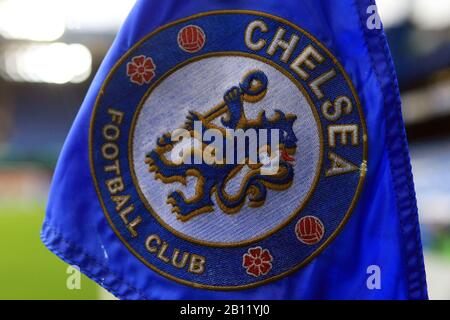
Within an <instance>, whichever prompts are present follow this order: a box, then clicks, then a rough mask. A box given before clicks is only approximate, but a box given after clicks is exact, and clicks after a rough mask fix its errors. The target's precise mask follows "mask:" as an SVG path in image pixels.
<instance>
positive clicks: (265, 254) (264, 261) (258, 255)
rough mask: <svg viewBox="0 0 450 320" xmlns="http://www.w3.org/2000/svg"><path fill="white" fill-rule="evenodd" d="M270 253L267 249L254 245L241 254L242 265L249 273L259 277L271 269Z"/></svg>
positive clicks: (271, 259)
mask: <svg viewBox="0 0 450 320" xmlns="http://www.w3.org/2000/svg"><path fill="white" fill-rule="evenodd" d="M272 261H273V258H272V255H271V254H270V252H269V250H267V249H262V248H261V247H255V248H250V249H248V251H247V253H245V254H244V255H243V256H242V266H243V267H244V268H246V271H247V273H248V274H249V275H252V276H254V277H259V276H260V275H266V274H267V273H268V272H269V271H270V269H272Z"/></svg>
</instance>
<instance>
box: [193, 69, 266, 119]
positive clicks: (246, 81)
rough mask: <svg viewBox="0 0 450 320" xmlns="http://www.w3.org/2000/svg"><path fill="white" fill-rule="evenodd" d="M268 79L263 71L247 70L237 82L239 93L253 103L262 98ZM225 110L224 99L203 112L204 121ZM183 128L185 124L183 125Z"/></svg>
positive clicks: (215, 116) (245, 99)
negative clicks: (239, 81)
mask: <svg viewBox="0 0 450 320" xmlns="http://www.w3.org/2000/svg"><path fill="white" fill-rule="evenodd" d="M267 83H268V79H267V76H266V75H265V73H264V72H262V71H260V70H252V71H249V72H247V73H246V74H245V75H244V77H243V78H242V81H241V83H239V92H237V94H239V95H240V96H241V97H242V99H243V100H244V101H246V102H250V103H255V102H258V101H260V100H261V99H263V98H264V96H265V95H266V93H267ZM226 112H227V105H226V103H225V101H222V102H220V103H219V104H217V105H216V106H215V107H213V108H211V109H210V110H209V111H208V112H206V113H205V114H203V117H204V119H205V120H206V121H208V122H209V121H212V120H214V119H216V118H217V117H219V116H220V115H222V114H224V113H226ZM184 127H185V128H186V127H187V125H185V126H184Z"/></svg>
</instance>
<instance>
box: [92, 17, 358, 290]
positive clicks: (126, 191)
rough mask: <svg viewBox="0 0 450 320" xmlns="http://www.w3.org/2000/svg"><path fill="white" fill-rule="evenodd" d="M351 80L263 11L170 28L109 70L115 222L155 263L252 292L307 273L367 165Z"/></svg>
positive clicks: (95, 148) (104, 188)
mask: <svg viewBox="0 0 450 320" xmlns="http://www.w3.org/2000/svg"><path fill="white" fill-rule="evenodd" d="M366 142H367V136H366V128H365V123H364V118H363V114H362V111H361V106H360V104H359V100H358V97H357V95H356V92H355V90H354V88H353V85H352V83H351V81H350V79H349V77H348V76H347V74H346V73H345V71H344V69H343V68H342V66H341V65H340V64H339V63H338V62H337V59H336V58H335V57H334V56H333V55H332V54H331V52H330V51H328V50H327V49H326V48H325V47H324V46H323V45H322V44H321V43H319V42H318V41H317V40H316V39H315V38H314V37H313V36H312V35H310V34H309V33H307V32H306V31H305V30H303V29H301V28H300V27H298V26H295V25H293V24H292V23H290V22H288V21H285V20H283V19H281V18H278V17H274V16H271V15H268V14H265V13H261V12H254V11H217V12H208V13H205V14H198V15H195V16H192V17H188V18H185V19H182V20H179V21H176V22H174V23H171V24H168V25H166V26H163V27H161V28H159V29H157V30H156V31H154V32H152V33H151V34H149V35H148V36H146V37H145V38H144V39H143V40H141V41H140V42H139V43H137V44H136V45H135V46H134V47H133V48H132V49H131V50H130V51H128V52H127V53H126V54H125V55H124V56H123V57H122V58H121V59H120V60H119V62H118V63H117V64H116V65H115V66H114V68H113V69H112V70H111V72H110V75H109V76H108V78H107V80H106V81H105V83H104V84H103V87H102V90H101V94H100V95H99V97H98V99H97V103H96V105H95V108H94V111H93V115H92V122H91V129H90V161H91V171H92V175H93V178H94V183H95V186H96V189H97V193H98V196H99V199H100V202H101V204H102V207H103V210H104V212H105V216H106V218H107V220H108V221H109V223H110V225H111V227H112V228H113V230H114V232H115V233H116V235H117V236H118V238H119V239H120V240H121V241H122V242H123V243H124V245H126V247H127V248H128V249H129V250H130V251H131V252H132V253H133V254H134V255H135V256H136V257H137V258H138V259H139V260H141V261H142V262H143V263H144V264H145V265H146V266H148V267H149V268H151V269H152V270H154V271H156V272H158V273H160V274H162V275H163V276H165V277H168V278H170V279H172V280H175V281H178V282H181V283H183V284H187V285H192V286H195V287H201V288H207V289H218V290H221V289H223V290H230V289H242V288H248V287H252V286H255V285H259V284H263V283H267V282H269V281H272V280H275V279H278V278H281V277H283V276H285V275H287V274H289V273H290V272H293V271H295V270H297V269H299V268H300V267H302V266H304V265H306V264H307V263H308V262H309V261H311V260H312V259H313V258H314V257H316V256H317V255H318V254H319V253H320V252H321V251H322V250H323V249H324V248H325V247H326V245H327V244H329V243H330V242H331V241H332V240H333V238H334V237H335V236H336V235H337V233H338V232H339V231H340V230H341V229H342V228H343V227H344V224H345V222H346V220H347V219H348V218H349V215H350V213H351V212H352V210H353V207H354V206H355V203H356V201H357V198H358V195H359V193H360V191H361V188H362V183H363V180H364V176H365V172H366V170H367V163H366V154H367V147H366Z"/></svg>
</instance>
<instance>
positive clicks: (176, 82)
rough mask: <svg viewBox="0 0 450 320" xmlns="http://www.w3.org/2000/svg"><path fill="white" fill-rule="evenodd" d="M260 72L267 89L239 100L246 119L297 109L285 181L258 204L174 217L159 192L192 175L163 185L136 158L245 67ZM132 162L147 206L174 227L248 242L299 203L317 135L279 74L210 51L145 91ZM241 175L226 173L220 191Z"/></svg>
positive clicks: (188, 192)
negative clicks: (290, 177)
mask: <svg viewBox="0 0 450 320" xmlns="http://www.w3.org/2000/svg"><path fill="white" fill-rule="evenodd" d="M255 69H258V70H261V71H263V72H264V73H265V74H266V75H267V77H268V80H269V83H268V90H267V94H266V96H265V97H264V99H262V100H261V101H259V102H257V103H244V108H245V114H246V117H247V119H249V120H250V119H255V118H256V117H257V115H258V114H259V112H260V111H262V110H265V111H266V115H267V117H268V118H270V117H272V116H273V115H274V110H275V109H279V110H281V111H283V112H284V113H285V114H288V113H293V114H295V115H297V120H296V121H295V123H294V132H295V134H296V137H297V139H298V142H297V153H296V154H295V159H296V164H295V168H294V172H295V175H294V181H293V185H292V186H291V187H290V188H289V189H287V190H284V191H274V190H270V189H268V190H267V197H266V202H265V203H264V205H263V206H261V207H258V208H250V207H248V206H247V204H245V205H244V206H243V207H242V209H241V210H240V211H239V212H238V213H235V214H226V213H224V212H223V211H222V210H220V208H219V207H218V205H217V204H216V200H215V196H213V197H212V200H213V201H214V204H215V206H214V209H215V211H214V212H208V213H204V214H200V215H197V216H195V217H193V218H192V219H190V220H188V221H185V222H182V221H180V220H178V219H177V218H176V215H175V214H174V213H172V211H171V209H172V207H171V205H170V204H167V203H166V201H167V196H168V195H169V194H170V193H171V192H172V191H174V190H176V189H179V190H181V191H183V193H184V194H185V196H186V198H190V197H193V196H194V193H195V185H196V182H197V181H196V178H193V177H192V178H190V177H189V178H188V183H187V185H186V186H183V185H182V184H180V183H171V184H164V183H163V182H161V181H160V180H156V179H155V174H154V173H152V172H149V171H148V165H147V164H146V163H145V162H144V160H145V155H146V154H147V153H148V152H150V151H151V150H153V149H154V148H155V147H156V139H157V138H159V137H161V136H162V135H163V134H164V133H167V132H171V131H172V130H175V129H177V128H179V127H181V126H182V125H183V123H184V122H185V120H186V116H187V114H188V111H189V110H193V111H197V112H200V113H202V114H204V113H206V112H207V111H208V110H209V109H210V108H212V107H213V106H215V105H217V104H218V103H219V102H221V101H222V100H223V95H224V93H225V92H226V90H227V89H229V88H231V87H232V86H237V85H238V84H239V82H240V80H241V78H242V76H243V75H244V74H245V73H246V72H248V71H250V70H255ZM132 152H133V160H134V161H133V162H134V163H133V165H134V170H135V173H136V178H137V182H138V184H139V187H140V189H141V191H142V193H143V195H144V196H145V198H146V200H147V202H148V203H149V205H150V206H151V207H152V208H153V211H154V212H155V213H156V214H157V215H158V216H159V218H160V219H161V220H162V221H164V223H165V224H167V225H168V226H170V227H171V228H172V229H174V230H176V231H177V232H178V233H180V234H182V235H184V236H187V237H189V238H193V239H195V240H198V241H204V242H213V243H217V244H227V243H235V242H242V241H249V240H252V239H255V238H258V237H261V236H263V235H264V234H266V233H268V232H270V231H271V230H274V229H275V228H277V227H278V226H280V225H281V224H283V223H284V222H286V220H287V219H289V218H290V217H291V216H292V214H294V212H295V211H296V210H297V209H298V208H299V207H300V206H301V204H302V203H303V202H304V201H305V198H306V196H307V194H308V193H309V191H310V189H311V188H312V185H313V182H314V178H315V176H316V174H318V173H317V172H316V171H317V164H318V161H319V157H320V138H319V133H318V128H317V123H316V120H315V118H314V115H313V112H312V110H311V109H310V106H309V104H308V102H307V99H306V98H305V97H304V96H303V94H302V92H301V91H300V90H299V89H298V88H297V87H296V86H295V84H294V83H293V82H292V81H291V80H290V79H289V78H288V77H286V76H285V75H284V74H283V73H281V72H280V71H278V70H277V69H275V68H274V67H272V66H270V65H268V64H265V63H263V62H261V61H259V60H255V59H252V58H249V57H241V56H226V57H210V58H205V59H202V60H199V61H197V62H193V63H190V64H188V65H186V66H184V67H183V68H181V69H179V70H177V71H175V72H174V73H172V74H171V75H170V76H168V77H167V78H166V79H164V80H163V81H162V82H161V83H160V84H159V85H158V86H157V87H156V88H155V89H154V90H153V92H152V93H151V94H150V96H149V97H148V98H147V100H146V101H145V103H144V105H143V106H142V109H141V111H140V114H139V115H138V118H137V122H136V126H135V132H134V137H133V150H132ZM241 181H242V175H240V174H238V175H237V176H236V177H235V178H233V179H232V180H231V181H230V183H229V185H228V186H227V189H226V191H228V192H229V193H230V194H234V193H235V192H233V191H236V192H237V190H238V189H239V187H240V182H241Z"/></svg>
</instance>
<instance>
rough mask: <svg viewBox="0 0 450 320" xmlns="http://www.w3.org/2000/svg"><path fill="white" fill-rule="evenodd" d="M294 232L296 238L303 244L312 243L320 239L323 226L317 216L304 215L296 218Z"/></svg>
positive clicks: (323, 229)
mask: <svg viewBox="0 0 450 320" xmlns="http://www.w3.org/2000/svg"><path fill="white" fill-rule="evenodd" d="M295 233H296V234H297V238H298V240H300V241H301V242H303V243H304V244H309V245H314V244H316V243H318V242H320V240H322V237H323V235H324V233H325V228H324V226H323V223H322V221H320V219H319V218H316V217H313V216H306V217H303V218H301V219H300V220H298V222H297V224H296V225H295Z"/></svg>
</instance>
